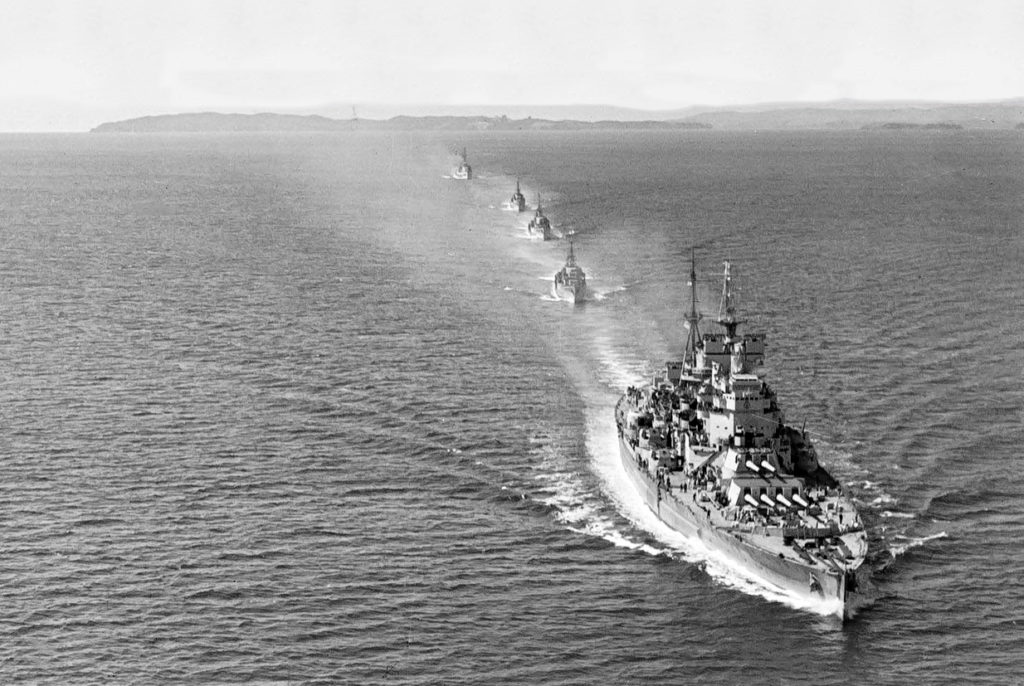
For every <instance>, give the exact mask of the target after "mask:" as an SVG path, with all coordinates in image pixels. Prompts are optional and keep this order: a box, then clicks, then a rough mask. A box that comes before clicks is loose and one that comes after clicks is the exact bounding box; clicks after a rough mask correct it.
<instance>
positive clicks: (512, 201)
mask: <svg viewBox="0 0 1024 686" xmlns="http://www.w3.org/2000/svg"><path fill="white" fill-rule="evenodd" d="M501 209H503V210H509V211H511V212H522V211H523V210H525V209H526V196H524V195H523V193H522V191H520V190H519V179H516V192H515V193H513V194H512V197H511V198H509V199H508V200H506V201H505V202H503V203H502V204H501Z"/></svg>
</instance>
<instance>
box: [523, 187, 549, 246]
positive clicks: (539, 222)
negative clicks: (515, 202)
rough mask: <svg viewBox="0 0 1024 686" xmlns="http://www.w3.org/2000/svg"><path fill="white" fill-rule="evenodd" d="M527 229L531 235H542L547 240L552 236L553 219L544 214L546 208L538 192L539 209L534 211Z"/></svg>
mask: <svg viewBox="0 0 1024 686" xmlns="http://www.w3.org/2000/svg"><path fill="white" fill-rule="evenodd" d="M526 229H527V231H529V232H530V235H531V236H540V237H541V238H543V239H544V240H546V241H549V240H551V238H552V235H551V221H550V220H549V219H548V218H547V217H545V216H544V208H543V207H542V206H541V204H540V193H538V194H537V211H536V212H534V215H533V219H531V220H530V223H529V224H527V225H526Z"/></svg>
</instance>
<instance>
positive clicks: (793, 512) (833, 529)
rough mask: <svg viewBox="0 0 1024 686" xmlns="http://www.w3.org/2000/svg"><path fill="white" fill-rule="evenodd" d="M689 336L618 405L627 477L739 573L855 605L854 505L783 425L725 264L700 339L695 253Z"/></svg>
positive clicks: (857, 531)
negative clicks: (710, 320)
mask: <svg viewBox="0 0 1024 686" xmlns="http://www.w3.org/2000/svg"><path fill="white" fill-rule="evenodd" d="M690 287H691V298H690V299H691V307H690V312H689V313H688V315H685V322H684V325H685V326H686V328H687V329H688V330H689V333H688V338H687V342H686V348H685V353H684V356H683V359H682V360H681V361H672V362H668V363H666V365H665V369H664V371H663V372H661V373H660V374H658V375H657V376H655V378H654V379H653V380H652V382H651V383H650V384H645V385H643V386H640V387H629V388H628V389H627V390H626V393H625V394H624V395H623V396H622V397H621V398H620V399H619V401H618V403H617V404H616V406H615V422H616V424H617V427H618V441H619V453H620V455H621V458H622V462H623V466H624V468H625V471H626V473H627V474H628V476H629V480H630V481H631V482H632V483H633V485H634V486H635V487H636V489H637V490H638V491H639V493H640V495H641V496H642V497H643V500H644V501H645V503H646V504H647V506H648V507H649V508H650V509H651V510H652V511H653V512H654V513H655V514H656V515H657V516H658V518H659V519H661V520H662V521H663V522H664V523H666V524H667V525H668V526H670V527H672V528H673V529H675V530H677V531H679V532H681V533H682V534H684V535H686V536H688V537H691V538H697V539H699V540H701V541H702V542H703V543H704V544H705V545H706V546H707V547H709V548H710V549H712V550H715V551H718V552H720V553H721V554H722V555H723V556H724V557H725V558H726V559H727V560H728V561H729V562H730V563H731V564H732V565H733V566H734V567H737V568H738V571H739V572H740V573H741V574H742V573H743V572H744V570H745V571H746V573H747V574H746V575H747V576H752V577H754V578H755V579H757V580H759V581H762V582H766V583H767V584H770V585H772V586H775V587H777V588H779V589H781V590H783V591H784V592H786V593H788V594H791V595H796V596H799V597H802V598H809V599H817V600H826V601H836V602H830V603H829V610H830V611H832V612H834V613H835V614H837V615H839V616H841V617H842V618H844V619H846V618H848V617H849V616H851V615H852V612H853V611H854V609H855V608H856V606H857V605H858V604H859V603H858V596H861V595H862V594H861V592H859V591H860V590H861V589H862V588H863V586H864V582H863V581H862V580H859V577H860V576H861V569H862V565H863V563H864V559H865V556H866V554H867V548H868V543H867V534H866V532H865V530H864V525H863V523H862V521H861V518H860V515H859V514H858V513H857V510H856V508H855V506H854V503H853V501H852V499H851V498H850V497H849V496H847V495H845V494H844V492H843V490H842V488H841V486H840V484H839V483H838V482H837V481H836V480H835V479H834V478H833V477H832V476H831V475H830V474H829V473H828V471H827V470H826V469H825V467H823V466H822V465H821V464H820V463H819V461H818V455H817V452H816V451H815V448H814V446H813V445H812V444H811V441H810V439H809V438H808V435H807V433H806V431H804V430H803V429H797V428H794V427H792V426H788V425H787V424H786V423H785V419H784V417H783V413H782V411H781V410H780V409H779V404H778V396H777V395H776V392H775V391H774V390H773V389H772V388H771V387H770V386H769V385H768V384H767V383H766V382H765V381H764V380H763V378H762V377H763V376H764V375H763V372H761V371H760V370H758V367H760V366H761V365H762V364H763V362H764V351H765V335H764V334H763V333H746V334H743V335H740V333H739V327H740V325H741V324H742V323H743V321H742V320H741V319H739V318H738V317H737V314H736V307H735V299H734V295H733V291H732V275H731V270H730V265H729V263H728V262H726V263H725V271H724V275H723V285H722V299H721V305H720V307H719V311H718V317H717V319H716V320H715V323H717V324H718V326H720V327H721V328H722V331H720V332H714V333H704V334H703V335H701V333H700V330H699V326H698V323H699V321H700V320H701V319H702V316H701V315H699V314H698V312H697V296H696V265H695V260H694V258H693V257H692V256H691V266H690Z"/></svg>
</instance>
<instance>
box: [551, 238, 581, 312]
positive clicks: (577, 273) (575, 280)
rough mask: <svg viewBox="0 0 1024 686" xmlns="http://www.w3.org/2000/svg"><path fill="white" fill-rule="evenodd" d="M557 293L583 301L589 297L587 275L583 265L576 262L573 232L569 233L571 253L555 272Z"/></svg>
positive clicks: (572, 299)
mask: <svg viewBox="0 0 1024 686" xmlns="http://www.w3.org/2000/svg"><path fill="white" fill-rule="evenodd" d="M555 295H556V296H557V297H559V298H561V299H562V300H569V301H571V302H577V303H578V302H583V301H584V300H586V297H587V275H586V274H585V273H584V271H583V267H581V266H579V265H578V264H576V253H575V251H574V250H573V239H572V234H569V255H568V256H567V257H566V258H565V264H564V265H563V266H562V268H561V269H559V270H558V271H557V272H555Z"/></svg>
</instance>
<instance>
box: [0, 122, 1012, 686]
mask: <svg viewBox="0 0 1024 686" xmlns="http://www.w3.org/2000/svg"><path fill="white" fill-rule="evenodd" d="M1018 134H1019V132H986V133H974V132H914V131H910V132H906V131H900V132H885V131H879V132H843V133H823V132H822V133H814V132H811V133H784V134H783V133H729V132H714V131H697V132H635V133H622V132H618V133H614V134H611V133H597V132H548V133H545V132H531V133H502V134H489V133H474V134H467V135H461V134H453V133H432V134H425V133H421V134H400V133H396V134H351V135H338V136H331V135H289V136H280V137H276V136H271V135H262V136H260V135H252V136H248V135H180V136H175V135H165V136H146V135H131V136H127V135H126V136H115V135H111V136H104V135H88V134H81V135H48V136H2V137H0V235H2V237H3V240H2V244H0V280H2V281H0V322H2V324H0V326H2V334H0V362H2V363H0V373H2V377H0V381H2V383H0V418H2V423H0V464H2V471H0V476H2V478H0V636H2V637H3V640H2V642H0V682H2V683H53V684H66V683H249V682H259V683H311V684H318V683H322V684H333V683H340V684H368V683H381V684H384V683H386V684H475V683H488V684H560V685H561V684H564V685H569V684H573V685H575V684H580V685H584V684H641V683H661V684H692V683H701V684H736V683H777V684H817V685H822V684H848V683H858V684H859V683H871V684H902V683H908V682H910V681H915V682H919V683H928V684H937V683H964V682H966V683H971V684H1006V683H1017V682H1019V681H1020V679H1021V677H1020V674H1022V673H1024V650H1022V648H1021V645H1022V643H1021V639H1022V628H1024V604H1022V598H1024V582H1022V580H1021V570H1022V568H1024V552H1022V551H1021V549H1020V548H1019V546H1018V545H1017V543H1018V540H1019V539H1020V537H1021V534H1022V532H1024V498H1022V496H1024V487H1022V486H1021V483H1022V482H1021V479H1020V478H1019V476H1018V474H1019V469H1020V468H1021V460H1020V457H1019V454H1020V446H1021V445H1022V444H1024V422H1022V418H1024V417H1022V409H1021V408H1022V407H1024V378H1022V377H1024V374H1022V370H1024V352H1022V348H1021V342H1022V341H1024V312H1022V310H1021V302H1022V301H1024V271H1022V267H1021V265H1022V263H1024V259H1022V258H1024V237H1022V232H1024V139H1022V138H1021V136H1020V135H1018ZM463 145H465V146H466V147H467V148H468V150H469V158H470V162H471V163H472V164H473V165H474V169H475V172H476V174H477V178H475V179H474V180H473V181H471V182H468V183H467V182H459V181H455V180H452V179H450V178H447V174H448V173H449V171H450V168H451V166H452V165H453V164H454V162H455V157H454V156H453V155H452V154H451V152H450V151H451V150H454V149H456V148H461V147H462V146H463ZM516 175H519V176H520V178H521V180H522V183H523V188H524V192H525V193H526V194H527V197H528V198H529V199H530V202H531V204H532V202H533V201H534V199H535V197H536V195H537V194H538V193H540V194H541V197H542V199H543V202H544V205H545V208H546V209H547V214H548V216H549V217H551V219H552V220H553V223H554V225H555V227H556V229H558V230H559V231H563V232H568V231H575V232H576V250H577V256H578V259H579V261H580V264H581V265H582V266H583V267H584V269H585V270H586V271H587V274H588V279H589V281H590V283H591V287H592V289H593V290H594V295H595V297H594V299H593V300H592V301H590V302H587V303H586V304H584V305H577V306H573V305H571V304H568V303H565V302H561V301H558V300H557V299H556V298H554V297H552V294H551V292H550V282H551V276H552V275H553V273H554V272H555V270H556V269H557V268H558V267H559V265H560V263H561V262H562V260H563V259H564V253H565V249H566V246H565V245H564V242H562V241H552V242H548V243H543V242H538V241H534V240H530V239H529V236H528V234H527V233H526V231H525V224H526V221H527V218H528V215H526V214H524V215H514V214H512V213H509V212H504V211H502V210H501V209H500V203H501V202H502V201H503V200H505V199H506V198H507V196H509V195H510V194H511V193H512V191H513V189H514V184H515V177H516ZM691 249H695V251H696V257H697V262H698V272H699V277H698V294H699V296H700V300H701V307H702V309H703V311H704V312H705V313H707V314H708V315H713V314H714V313H715V312H716V311H717V306H718V300H717V297H716V293H717V290H718V289H719V288H720V286H719V282H718V280H717V279H718V275H719V274H720V271H721V262H722V261H723V260H725V259H728V260H730V261H731V262H732V264H733V268H734V274H735V275H736V283H737V285H738V287H739V304H740V307H741V309H742V310H743V311H744V312H745V313H747V314H748V315H749V317H750V322H749V323H748V325H747V328H748V330H761V331H764V332H766V333H767V335H768V343H769V348H768V360H767V365H766V369H767V371H768V379H769V380H770V382H772V383H773V385H774V386H775V387H776V389H777V390H778V392H779V395H780V401H781V404H782V406H783V408H784V410H785V411H786V412H787V416H788V419H789V421H790V422H791V423H796V424H802V425H803V424H805V425H806V427H807V430H808V431H809V432H810V433H811V434H812V436H813V437H814V439H815V442H816V444H817V446H818V448H819V451H820V452H821V454H822V459H823V461H824V462H825V463H826V465H828V467H829V468H830V470H831V471H832V472H833V474H835V475H836V476H837V477H838V478H840V479H841V480H842V481H843V482H844V483H846V484H848V487H849V489H850V490H851V492H852V493H853V494H854V495H855V496H856V498H857V500H858V502H859V504H860V508H861V510H862V513H863V516H864V519H865V521H866V523H867V526H868V529H869V532H870V539H871V556H870V559H869V561H868V564H869V566H870V567H871V569H872V579H871V585H872V587H873V591H872V601H871V602H870V604H868V605H867V606H866V607H864V608H862V609H861V610H860V612H859V613H858V615H857V616H856V617H855V618H854V619H853V620H852V621H849V622H847V623H845V624H843V623H840V622H839V621H837V620H836V619H835V618H834V617H832V616H830V615H829V614H828V608H824V607H818V606H815V605H814V604H813V603H812V604H808V603H805V602H800V601H797V600H794V599H791V598H787V597H784V596H781V595H779V594H778V593H776V592H774V591H772V590H771V589H768V588H764V587H761V586H759V585H758V584H757V583H756V582H755V581H753V580H750V579H748V578H746V577H745V576H744V575H743V574H742V573H739V572H737V571H735V570H732V569H730V568H728V566H726V565H724V564H723V563H722V562H721V561H720V560H718V559H716V557H715V556H714V554H712V553H709V552H708V551H706V550H703V549H702V548H701V547H700V546H699V545H698V544H696V543H694V542H692V541H689V540H687V539H685V538H683V537H681V536H679V535H677V534H675V533H673V532H672V531H670V530H668V529H666V528H665V527H664V526H662V525H660V524H659V523H658V522H657V521H656V520H655V519H654V517H653V516H652V515H651V514H650V513H649V512H647V511H646V510H645V509H644V507H643V505H642V504H641V503H640V501H639V498H638V497H637V496H636V495H635V494H634V493H632V492H631V490H630V486H629V484H628V482H626V480H625V475H624V474H623V473H622V471H621V468H620V467H619V466H618V458H617V453H616V445H615V429H614V424H613V419H612V412H611V410H612V406H613V404H614V402H615V400H616V398H617V396H618V394H619V393H620V392H621V391H622V389H623V388H624V387H625V386H626V385H629V384H632V383H636V382H638V381H640V380H641V379H643V378H645V377H647V376H649V375H650V374H652V373H653V372H654V371H656V370H657V369H658V368H659V367H660V366H661V365H662V363H663V362H664V360H666V359H674V358H677V357H678V356H679V354H680V351H681V349H682V345H683V342H684V341H685V330H684V329H683V327H682V323H681V313H682V312H684V311H685V310H686V308H687V303H688V287H687V280H688V272H689V256H690V251H691ZM705 325H706V326H711V325H710V323H709V322H705Z"/></svg>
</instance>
